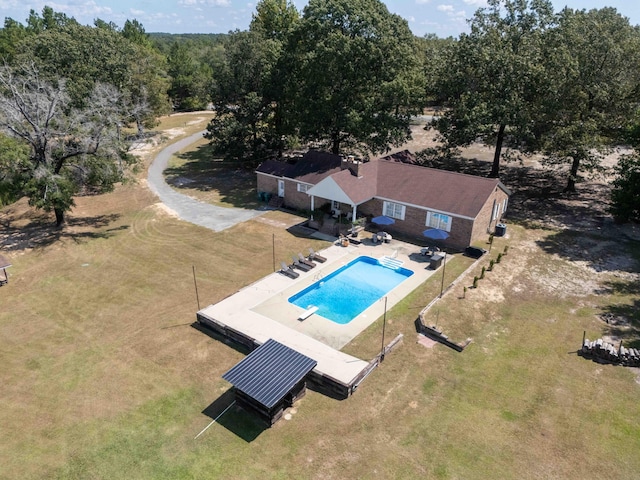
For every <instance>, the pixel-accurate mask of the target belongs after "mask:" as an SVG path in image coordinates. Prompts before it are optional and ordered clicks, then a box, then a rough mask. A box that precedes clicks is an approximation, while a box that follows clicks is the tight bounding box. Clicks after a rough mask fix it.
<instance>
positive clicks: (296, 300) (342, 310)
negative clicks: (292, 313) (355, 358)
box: [289, 257, 413, 324]
mask: <svg viewBox="0 0 640 480" xmlns="http://www.w3.org/2000/svg"><path fill="white" fill-rule="evenodd" d="M411 275H413V272H412V271H411V270H407V269H406V268H402V267H401V268H398V269H391V268H388V267H385V266H383V265H381V264H380V263H379V262H378V260H376V259H375V258H371V257H358V258H356V259H355V260H353V261H352V262H350V263H348V264H347V265H345V266H344V267H342V268H340V269H338V270H336V271H335V272H333V273H331V274H329V275H327V276H326V277H324V278H322V279H320V280H319V281H317V282H316V283H314V284H313V285H309V286H308V287H307V288H305V289H304V290H302V291H301V292H298V293H296V294H295V295H293V296H292V297H289V303H293V304H294V305H297V306H299V307H302V308H304V309H305V310H306V309H308V308H311V307H312V306H315V307H318V311H317V312H316V313H317V314H318V315H321V316H323V317H325V318H328V319H329V320H332V321H334V322H336V323H340V324H345V323H349V322H350V321H351V320H353V319H354V318H355V317H357V316H358V315H360V314H361V313H362V312H363V311H364V310H366V309H367V308H368V307H370V306H371V305H373V304H374V302H376V301H377V300H379V299H380V298H382V297H384V296H385V295H386V294H387V293H388V292H389V291H391V290H392V289H393V288H394V287H396V286H397V285H399V284H400V283H402V282H403V281H404V280H406V279H407V278H409V277H410V276H411Z"/></svg>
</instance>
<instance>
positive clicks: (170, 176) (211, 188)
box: [164, 145, 261, 208]
mask: <svg viewBox="0 0 640 480" xmlns="http://www.w3.org/2000/svg"><path fill="white" fill-rule="evenodd" d="M177 156H178V158H180V159H182V160H184V161H185V163H184V164H183V165H181V166H177V167H169V168H166V169H165V171H164V174H165V176H166V178H167V183H168V184H169V185H171V186H172V187H173V188H176V189H178V190H180V189H196V190H199V191H201V192H218V193H219V195H220V201H221V202H224V203H228V204H230V205H232V206H234V207H238V208H259V207H260V206H261V204H260V201H259V199H258V197H257V193H256V182H257V180H256V174H255V172H254V170H253V169H248V168H242V167H240V166H238V165H232V164H229V163H227V162H223V161H222V160H219V159H216V158H214V157H213V154H212V153H211V148H210V146H209V145H200V146H199V147H197V148H196V149H195V150H193V151H190V152H185V153H180V154H178V155H177Z"/></svg>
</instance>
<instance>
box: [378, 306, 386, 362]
mask: <svg viewBox="0 0 640 480" xmlns="http://www.w3.org/2000/svg"><path fill="white" fill-rule="evenodd" d="M386 325H387V297H384V316H383V317H382V348H381V349H380V363H382V362H383V361H384V329H385V327H386Z"/></svg>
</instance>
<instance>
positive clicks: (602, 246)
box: [536, 230, 638, 291]
mask: <svg viewBox="0 0 640 480" xmlns="http://www.w3.org/2000/svg"><path fill="white" fill-rule="evenodd" d="M536 243H537V244H538V246H540V248H542V250H544V251H545V252H546V253H548V254H555V255H558V256H560V257H562V258H564V259H566V260H569V261H571V262H578V261H580V262H585V263H586V265H587V266H588V267H589V268H591V269H593V270H594V271H595V272H614V271H617V272H627V273H635V272H637V271H638V266H637V261H636V260H635V259H634V258H633V255H632V245H631V244H630V243H631V241H629V240H624V239H620V238H614V237H612V236H611V235H610V234H607V233H603V232H598V231H596V232H594V233H591V234H589V233H586V232H576V231H575V230H561V231H558V232H556V233H553V234H551V235H548V236H546V237H545V238H544V239H541V240H538V241H536ZM609 286H610V287H613V286H614V285H613V284H611V285H609ZM618 288H620V287H619V286H618ZM606 291H609V289H607V290H606Z"/></svg>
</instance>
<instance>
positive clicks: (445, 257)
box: [440, 252, 447, 298]
mask: <svg viewBox="0 0 640 480" xmlns="http://www.w3.org/2000/svg"><path fill="white" fill-rule="evenodd" d="M446 269H447V252H444V260H442V281H441V282H440V298H442V292H443V291H444V272H445V270H446Z"/></svg>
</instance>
